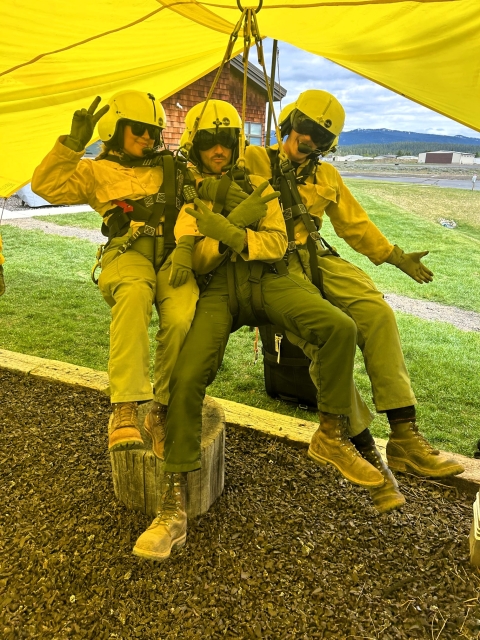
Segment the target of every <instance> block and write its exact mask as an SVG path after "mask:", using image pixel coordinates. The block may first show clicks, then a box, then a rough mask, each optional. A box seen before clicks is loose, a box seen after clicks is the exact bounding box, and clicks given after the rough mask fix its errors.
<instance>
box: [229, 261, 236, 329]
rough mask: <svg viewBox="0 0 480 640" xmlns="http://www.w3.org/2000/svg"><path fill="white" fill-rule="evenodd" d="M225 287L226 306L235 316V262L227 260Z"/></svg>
mask: <svg viewBox="0 0 480 640" xmlns="http://www.w3.org/2000/svg"><path fill="white" fill-rule="evenodd" d="M227 289H228V306H229V308H230V313H231V314H232V316H233V317H234V318H235V317H236V316H238V299H237V292H236V290H235V263H234V262H232V261H231V260H229V261H228V262H227Z"/></svg>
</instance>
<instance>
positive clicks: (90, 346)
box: [0, 180, 480, 455]
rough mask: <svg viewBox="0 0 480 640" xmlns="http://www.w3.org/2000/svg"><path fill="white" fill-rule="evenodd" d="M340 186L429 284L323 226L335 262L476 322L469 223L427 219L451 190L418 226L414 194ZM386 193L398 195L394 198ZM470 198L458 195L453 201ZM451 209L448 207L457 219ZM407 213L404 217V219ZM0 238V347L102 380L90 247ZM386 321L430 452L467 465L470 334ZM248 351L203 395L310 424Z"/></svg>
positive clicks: (7, 232) (472, 413)
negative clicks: (465, 312) (417, 256)
mask: <svg viewBox="0 0 480 640" xmlns="http://www.w3.org/2000/svg"><path fill="white" fill-rule="evenodd" d="M349 184H350V186H351V188H352V190H353V191H354V193H355V195H356V196H357V197H358V198H359V200H360V201H361V202H362V204H363V205H364V207H365V208H366V209H367V211H368V212H369V214H370V215H371V217H372V219H373V220H374V221H375V223H376V224H377V225H378V226H379V227H380V228H381V229H382V231H383V232H384V233H385V235H386V236H387V237H388V238H389V239H390V240H392V241H393V242H396V243H397V244H399V245H400V246H401V247H402V248H404V249H405V250H407V251H412V250H421V249H430V251H431V254H430V255H429V256H428V258H427V260H426V262H427V264H428V265H429V266H430V267H431V268H432V270H433V271H434V272H435V281H434V283H433V284H430V285H418V284H416V283H415V282H414V281H413V280H410V278H408V277H407V276H406V275H405V274H403V273H402V272H400V271H399V270H398V269H395V268H394V267H392V266H391V265H382V266H380V267H375V266H374V265H373V264H371V263H370V262H369V261H368V260H367V259H366V258H364V257H363V256H360V255H359V254H357V253H355V252H353V251H351V250H350V249H349V248H348V247H347V245H346V244H345V243H344V242H343V241H342V240H340V239H339V238H337V237H336V236H335V235H334V232H333V229H332V228H331V226H329V223H326V224H325V229H324V230H325V235H326V236H327V238H328V239H329V240H330V241H331V242H333V243H334V244H335V245H336V246H337V248H338V249H339V250H340V252H341V254H342V256H343V257H345V258H347V259H350V260H352V261H353V262H355V263H356V264H357V265H358V266H360V267H361V268H363V269H365V270H366V271H368V272H369V273H370V274H371V275H372V277H373V278H374V280H375V282H376V283H377V285H378V286H379V288H380V289H382V290H383V291H386V292H391V293H399V294H403V295H407V296H410V297H415V298H421V299H426V300H435V301H437V302H442V303H445V304H449V305H455V306H458V307H461V308H464V309H473V310H476V311H480V292H479V286H478V285H479V277H480V252H479V250H478V240H477V237H476V233H480V220H479V219H478V218H476V217H475V216H474V215H473V216H472V220H471V224H470V226H471V228H472V229H473V232H472V233H470V232H468V229H467V227H468V225H466V226H465V227H459V229H458V230H457V229H455V230H449V229H445V228H444V227H442V226H440V225H439V224H438V223H437V222H436V220H434V219H433V218H432V217H431V211H432V210H435V211H440V213H439V214H438V217H447V218H453V219H455V216H452V215H446V214H445V213H444V211H443V210H442V206H443V207H445V206H446V205H445V202H446V200H445V198H447V196H446V195H445V192H446V191H452V192H453V191H454V190H446V189H436V190H435V189H433V188H428V189H429V190H431V191H432V194H433V195H432V196H431V202H430V206H428V207H426V208H427V209H428V212H427V213H428V215H427V214H425V215H422V213H421V211H420V208H419V207H417V208H415V206H414V205H413V204H411V203H412V202H413V203H415V202H416V199H415V194H414V195H413V196H408V198H407V197H406V195H405V193H406V191H402V190H398V185H383V184H382V185H381V189H380V188H377V187H376V186H375V184H376V183H375V184H373V183H370V182H364V181H353V180H350V181H349ZM372 185H373V186H372ZM402 186H403V185H402ZM410 188H411V189H417V187H416V186H413V187H410ZM438 192H441V194H438ZM395 193H397V195H398V194H399V195H398V198H397V199H395V197H396V196H395ZM462 193H463V192H462ZM469 193H470V192H465V193H463V195H462V198H466V197H467V195H468V194H469ZM455 194H457V192H455ZM474 195H477V194H474ZM455 197H456V196H455ZM462 198H461V199H460V200H459V199H457V200H455V206H456V207H457V208H459V209H461V206H463V205H462V204H461V203H462V202H463V200H462ZM447 200H448V198H447ZM442 202H443V205H442ZM409 203H410V204H409ZM470 203H471V204H472V208H475V206H476V207H478V206H479V205H480V198H477V199H476V200H473V199H472V200H470ZM407 206H408V207H410V209H409V210H407V209H406V208H404V207H407ZM422 206H423V205H422ZM465 206H467V205H465ZM417 209H418V210H417ZM36 217H37V218H40V219H45V220H47V221H48V222H55V223H59V222H60V223H62V224H67V225H69V226H82V228H99V218H98V215H97V214H95V213H84V214H66V215H59V216H44V217H43V218H42V217H41V216H36ZM57 218H58V220H57ZM466 229H467V230H466ZM2 235H3V239H4V244H5V255H6V258H7V263H6V266H5V275H6V281H7V293H6V294H5V296H3V297H2V298H1V299H0V317H1V322H0V347H1V348H4V349H9V350H12V351H18V352H22V353H28V354H31V355H37V356H40V357H45V358H52V359H57V360H63V361H66V362H71V363H75V364H79V365H83V366H87V367H91V368H94V369H99V370H106V368H107V361H108V329H109V309H108V307H107V305H106V304H105V303H104V301H103V299H102V297H101V295H100V293H99V292H98V290H97V289H96V287H95V286H94V285H93V283H92V282H91V280H90V268H91V266H92V264H93V262H94V257H95V245H94V244H92V243H90V242H86V241H82V240H76V239H71V238H63V237H56V236H48V235H45V234H43V233H41V232H38V231H22V230H20V229H17V228H15V227H11V226H8V224H6V225H5V226H2ZM397 318H398V323H399V327H400V333H401V336H402V342H403V346H404V352H405V358H406V361H407V366H408V369H409V371H410V374H411V377H412V382H413V386H414V390H415V393H416V395H417V398H418V400H419V407H418V413H419V416H420V420H421V429H422V431H423V432H424V433H425V435H427V436H428V437H429V438H430V439H431V440H432V442H434V443H435V444H436V445H438V446H439V447H441V448H444V449H449V450H453V451H458V452H460V453H464V454H467V455H468V454H471V453H472V451H473V449H474V446H475V443H476V440H477V439H478V438H479V437H480V421H479V419H478V415H479V414H480V375H479V373H480V355H479V354H480V334H478V333H467V332H463V331H460V330H458V329H455V328H453V327H451V326H450V325H448V324H445V323H438V322H435V323H434V322H428V321H424V320H420V319H418V318H415V317H412V316H409V315H407V314H397ZM156 321H157V318H156V313H155V312H154V314H153V320H152V325H151V327H150V332H151V338H152V356H153V343H154V335H155V330H156V327H155V325H156ZM253 340H254V334H253V333H251V332H249V331H248V329H247V328H243V329H241V330H240V331H238V332H237V333H236V334H233V335H232V337H231V340H230V344H229V346H228V349H227V353H226V357H225V360H224V363H223V365H222V368H221V370H220V372H219V375H218V376H217V380H216V381H215V382H214V384H213V385H211V387H210V388H209V393H210V394H211V395H214V396H219V397H224V398H228V399H230V400H234V401H236V402H242V403H244V404H248V405H252V406H257V407H260V408H264V409H268V410H271V411H277V412H280V413H284V414H287V415H297V416H299V417H301V418H302V419H310V420H315V414H314V413H307V412H302V411H300V410H298V409H296V408H294V407H290V406H288V405H285V404H284V403H281V402H279V401H275V400H272V399H271V398H269V397H268V396H267V395H266V394H265V392H264V383H263V364H262V360H261V358H260V360H259V362H258V363H257V364H256V365H253ZM355 378H356V382H357V384H358V386H359V388H360V390H361V392H362V394H363V396H364V397H365V398H366V399H369V398H370V396H371V391H370V385H369V381H368V378H367V376H366V373H365V368H364V366H363V361H362V358H361V354H358V356H357V362H356V367H355ZM387 431H388V430H387V423H386V420H385V418H384V417H380V416H378V417H377V418H376V419H375V421H374V423H373V432H374V433H375V435H377V436H386V434H387Z"/></svg>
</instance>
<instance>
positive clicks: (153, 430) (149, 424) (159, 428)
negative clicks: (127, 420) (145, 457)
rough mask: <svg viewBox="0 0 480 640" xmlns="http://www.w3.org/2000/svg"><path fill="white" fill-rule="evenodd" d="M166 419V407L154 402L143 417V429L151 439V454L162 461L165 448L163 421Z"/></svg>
mask: <svg viewBox="0 0 480 640" xmlns="http://www.w3.org/2000/svg"><path fill="white" fill-rule="evenodd" d="M166 417H167V407H166V406H165V405H164V404H160V403H159V402H154V403H153V406H152V408H151V409H150V411H149V412H148V413H147V415H146V416H145V422H144V425H143V426H144V427H145V431H146V432H147V434H148V435H149V436H150V438H151V439H152V450H153V453H154V454H155V455H156V456H157V458H159V459H160V460H163V450H164V447H165V420H166Z"/></svg>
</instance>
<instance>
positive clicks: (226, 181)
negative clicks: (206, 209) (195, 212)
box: [212, 173, 232, 215]
mask: <svg viewBox="0 0 480 640" xmlns="http://www.w3.org/2000/svg"><path fill="white" fill-rule="evenodd" d="M231 184H232V180H231V178H230V176H229V175H228V174H227V173H224V174H223V176H222V177H221V178H220V180H219V181H218V189H217V193H216V195H215V202H214V203H213V209H212V211H213V213H223V215H226V213H225V212H224V211H223V208H224V207H225V200H226V199H227V191H228V190H229V189H230V185H231Z"/></svg>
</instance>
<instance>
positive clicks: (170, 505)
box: [151, 477, 181, 527]
mask: <svg viewBox="0 0 480 640" xmlns="http://www.w3.org/2000/svg"><path fill="white" fill-rule="evenodd" d="M167 483H168V484H167V488H166V489H165V492H164V494H163V498H162V506H161V507H160V509H159V510H158V513H157V517H156V518H155V520H154V521H153V522H152V524H151V526H152V527H154V526H157V525H159V524H165V525H168V524H169V523H170V521H171V520H173V519H175V518H177V517H178V506H179V502H180V491H181V488H180V484H181V483H180V481H179V480H176V479H175V478H173V477H172V478H169V479H168V480H167Z"/></svg>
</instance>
